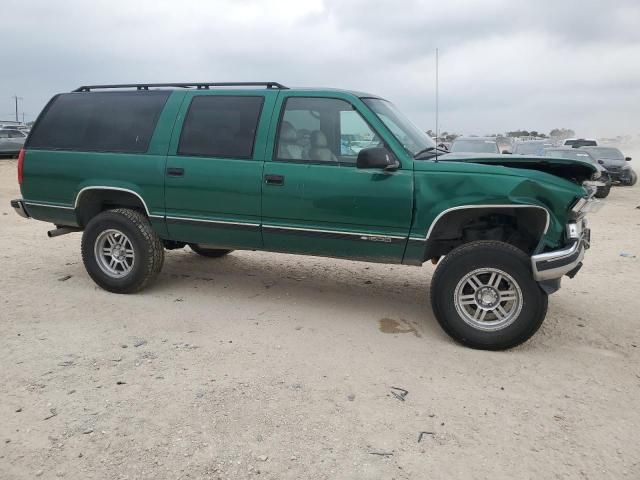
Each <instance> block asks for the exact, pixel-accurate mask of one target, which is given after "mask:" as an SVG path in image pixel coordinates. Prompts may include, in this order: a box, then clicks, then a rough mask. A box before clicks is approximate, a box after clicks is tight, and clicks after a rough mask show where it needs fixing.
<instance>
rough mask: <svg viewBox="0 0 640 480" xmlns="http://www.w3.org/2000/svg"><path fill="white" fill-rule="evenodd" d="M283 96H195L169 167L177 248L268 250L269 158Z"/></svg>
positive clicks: (170, 224) (185, 109)
mask: <svg viewBox="0 0 640 480" xmlns="http://www.w3.org/2000/svg"><path fill="white" fill-rule="evenodd" d="M277 95H278V92H277V91H270V90H264V91H261V90H238V91H233V92H229V91H224V92H221V91H215V90H211V91H207V90H197V91H193V92H188V93H187V94H186V96H185V99H184V102H183V105H182V107H181V110H180V113H179V115H178V118H177V120H176V125H175V128H174V134H173V136H172V140H171V145H170V147H169V155H168V158H167V164H166V172H165V175H166V183H165V198H166V212H167V213H166V215H167V216H166V219H167V228H168V230H169V235H170V237H171V238H172V239H173V240H177V241H185V242H190V243H199V244H206V245H211V246H215V247H221V248H224V247H228V248H247V249H251V248H261V247H262V236H261V233H260V217H261V198H260V196H261V187H262V168H263V160H264V151H265V146H266V142H267V133H268V130H269V123H270V117H271V112H272V110H273V105H274V102H275V99H276V97H277Z"/></svg>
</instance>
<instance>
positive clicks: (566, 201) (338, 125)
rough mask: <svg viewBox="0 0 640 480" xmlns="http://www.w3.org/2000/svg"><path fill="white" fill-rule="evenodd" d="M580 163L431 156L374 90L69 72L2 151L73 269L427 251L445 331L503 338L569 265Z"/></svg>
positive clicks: (533, 312) (122, 275)
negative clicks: (187, 256) (77, 264)
mask: <svg viewBox="0 0 640 480" xmlns="http://www.w3.org/2000/svg"><path fill="white" fill-rule="evenodd" d="M595 175H596V168H595V167H594V166H593V165H592V164H590V163H588V162H581V161H575V160H570V159H562V158H559V159H554V158H549V157H527V156H517V157H516V156H511V155H483V154H480V155H478V154H476V155H465V154H444V152H440V151H439V150H438V149H437V148H436V146H435V145H434V143H433V141H432V140H431V138H430V137H429V136H428V135H426V134H425V133H424V132H423V131H421V130H420V129H418V128H417V127H416V126H415V125H413V124H412V123H411V122H410V121H409V120H407V118H406V117H405V116H403V115H402V114H401V113H400V112H399V111H398V110H397V109H396V107H395V106H394V105H393V104H392V103H390V102H388V101H386V100H384V99H382V98H380V97H377V96H375V95H370V94H365V93H360V92H353V91H345V90H327V89H297V88H296V89H289V88H286V87H284V86H283V85H280V84H279V83H275V82H266V83H224V84H221V83H200V84H197V83H194V84H186V83H184V84H145V85H137V84H136V85H97V86H84V87H80V88H78V89H77V90H75V91H73V92H71V93H64V94H60V95H56V96H55V97H54V98H53V99H52V100H51V101H50V102H49V103H48V105H47V106H46V108H45V109H44V110H43V112H42V113H41V114H40V117H39V118H38V120H37V122H36V124H35V126H34V128H33V130H32V131H31V133H30V135H29V138H28V139H27V142H26V144H25V148H24V149H23V150H22V151H21V153H20V155H19V161H18V177H19V182H20V186H21V192H22V199H19V200H14V201H12V202H11V204H12V206H13V207H14V208H15V209H16V211H17V212H18V213H19V214H20V215H22V216H23V217H27V218H34V219H37V220H43V221H46V222H49V223H52V224H54V225H55V226H56V229H54V230H51V231H49V236H51V237H53V236H57V235H62V234H65V233H69V232H74V231H82V232H83V234H82V258H83V261H84V264H85V267H86V269H87V272H88V273H89V275H90V276H91V278H92V279H93V280H94V281H95V282H96V283H97V284H98V285H100V286H101V287H102V288H104V289H106V290H108V291H110V292H116V293H131V292H136V291H138V290H140V289H142V288H143V287H145V286H146V285H147V284H148V283H149V282H150V281H151V280H152V279H153V278H154V277H155V276H156V275H158V273H159V272H160V270H161V269H162V264H163V261H164V250H165V249H176V248H184V247H185V246H186V245H189V246H190V248H191V249H192V250H193V251H194V252H196V253H197V254H200V255H203V256H205V257H221V256H223V255H226V254H228V253H229V252H231V251H232V250H268V251H274V252H286V253H296V254H304V255H321V256H328V257H340V258H348V259H352V260H363V261H372V262H383V263H398V264H399V263H402V264H407V265H422V264H423V263H424V262H425V261H427V260H430V261H431V262H433V263H434V264H437V268H436V271H435V274H434V276H433V280H432V284H431V304H432V306H433V310H434V313H435V316H436V318H437V319H438V322H439V323H440V324H441V325H442V327H443V328H444V330H445V331H446V332H447V333H448V334H450V335H451V336H452V337H453V338H454V339H456V340H457V341H459V342H460V343H463V344H465V345H468V346H470V347H474V348H483V349H504V348H509V347H513V346H515V345H517V344H519V343H522V342H524V341H525V340H527V339H528V338H529V337H530V336H531V335H533V334H534V333H535V332H536V330H537V329H538V328H539V327H540V325H541V323H542V321H543V320H544V317H545V315H546V311H547V295H548V294H550V293H552V292H554V291H555V290H557V289H558V288H559V286H560V279H561V278H562V277H563V276H564V275H568V276H569V277H572V276H573V275H575V273H576V272H577V271H578V270H579V269H580V267H581V265H582V263H581V261H582V259H583V256H584V252H585V249H587V248H588V247H589V230H588V228H586V221H585V219H584V216H585V214H586V213H587V212H588V211H589V210H591V209H593V206H594V204H595V201H594V200H592V196H593V193H594V191H595V189H594V188H593V186H592V185H591V184H590V182H591V181H592V180H594V176H595Z"/></svg>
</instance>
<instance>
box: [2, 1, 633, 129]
mask: <svg viewBox="0 0 640 480" xmlns="http://www.w3.org/2000/svg"><path fill="white" fill-rule="evenodd" d="M2 14H3V29H2V31H1V32H0V41H1V42H2V43H1V44H2V45H5V46H6V45H8V46H10V48H5V49H3V51H2V53H0V56H1V58H0V65H2V75H0V119H2V118H8V117H9V118H10V113H11V112H12V111H13V105H12V101H11V98H10V97H11V95H13V94H14V93H17V94H18V95H20V96H22V97H24V105H23V107H24V110H25V112H27V113H28V114H29V116H28V117H27V118H28V119H33V116H34V115H35V114H37V113H38V112H39V110H40V109H41V108H42V107H43V105H44V104H45V103H46V101H47V100H48V98H50V97H51V96H52V95H53V94H54V93H57V92H59V91H68V90H71V89H72V88H75V87H76V86H78V85H80V84H86V83H107V82H145V81H147V82H158V81H193V80H195V81H205V80H208V81H225V80H277V81H281V82H283V83H285V84H291V85H299V86H331V87H344V88H353V89H358V90H365V91H371V92H373V93H378V94H381V95H383V96H385V97H387V98H389V99H391V100H393V101H394V102H396V103H397V104H398V105H399V106H400V108H401V109H403V110H405V111H406V112H407V113H408V114H409V115H410V116H411V117H412V118H413V119H414V120H415V121H416V123H418V124H419V125H420V126H421V127H422V128H425V129H427V128H433V126H434V113H433V112H434V51H435V48H436V47H438V48H440V53H441V55H440V60H441V61H440V72H441V75H440V80H441V85H440V86H441V89H440V93H441V96H440V103H441V125H442V127H443V128H445V129H447V130H455V131H462V132H466V133H472V132H476V133H480V134H482V133H489V132H495V131H504V130H506V129H512V128H530V129H539V130H543V131H544V130H549V129H551V128H553V127H556V126H567V127H572V128H574V129H576V130H577V131H578V132H579V133H581V134H584V135H594V136H597V135H611V134H614V133H633V134H636V133H638V132H640V127H638V125H639V122H640V91H639V90H640V62H638V59H640V29H638V28H637V25H636V24H637V23H638V21H639V20H640V4H638V2H637V1H631V0H629V1H624V0H620V1H616V2H605V1H600V0H589V1H586V2H583V1H578V0H564V1H555V2H554V1H537V2H532V1H524V0H488V1H486V2H482V5H478V2H471V1H461V0H450V1H448V2H446V3H445V2H436V1H422V0H405V1H403V2H398V1H371V0H369V1H361V0H352V1H347V0H325V1H321V0H309V1H306V2H302V1H296V0H272V1H262V2H261V1H253V0H235V1H233V0H224V1H223V0H220V1H208V2H198V1H194V0H185V1H182V2H175V1H166V0H158V1H152V0H145V1H138V2H124V1H122V2H117V1H110V2H107V1H104V0H101V1H94V2H85V1H81V0H70V1H67V2H65V3H64V6H60V2H50V1H46V0H32V1H29V2H26V1H24V0H22V1H15V0H8V1H5V2H3V5H2Z"/></svg>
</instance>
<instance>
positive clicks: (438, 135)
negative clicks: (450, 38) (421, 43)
mask: <svg viewBox="0 0 640 480" xmlns="http://www.w3.org/2000/svg"><path fill="white" fill-rule="evenodd" d="M439 137H440V131H439V130H438V48H437V47H436V162H437V161H438V138H439Z"/></svg>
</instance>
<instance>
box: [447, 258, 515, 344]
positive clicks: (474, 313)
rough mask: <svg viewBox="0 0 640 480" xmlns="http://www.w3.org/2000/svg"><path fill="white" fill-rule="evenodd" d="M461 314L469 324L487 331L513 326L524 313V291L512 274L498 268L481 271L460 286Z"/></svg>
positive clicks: (457, 300)
mask: <svg viewBox="0 0 640 480" xmlns="http://www.w3.org/2000/svg"><path fill="white" fill-rule="evenodd" d="M454 302H455V306H456V311H457V312H458V315H460V317H461V318H462V319H463V320H464V321H465V323H467V324H468V325H470V326H472V327H473V328H476V329H478V330H482V331H485V332H494V331H497V330H502V329H503V328H506V327H508V326H509V325H511V324H512V323H513V322H514V321H515V320H516V318H518V315H520V311H521V310H522V304H523V300H522V292H521V291H520V286H519V285H518V283H517V282H516V281H515V280H514V279H513V277H512V276H511V275H509V274H508V273H506V272H503V271H502V270H498V269H497V268H478V269H476V270H474V271H472V272H470V273H468V274H467V275H465V276H464V277H463V278H462V279H461V280H460V281H459V282H458V285H457V286H456V289H455V292H454Z"/></svg>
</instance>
